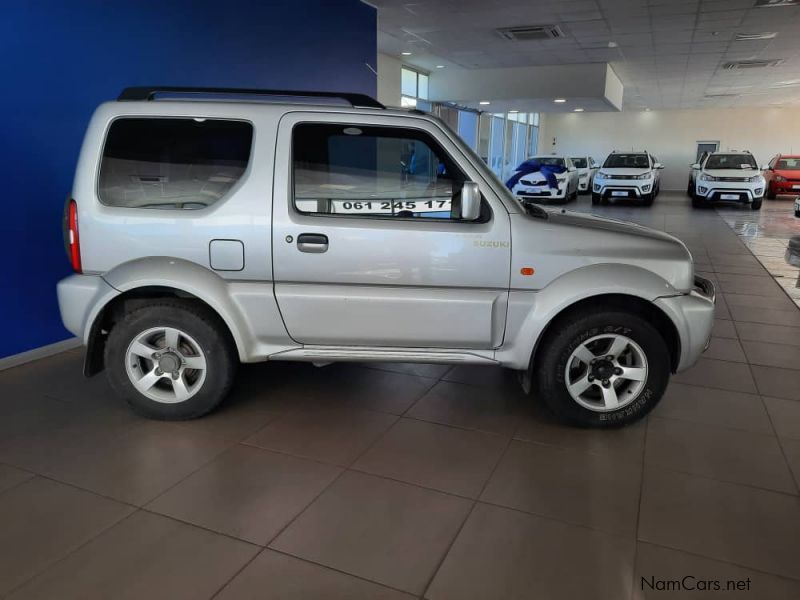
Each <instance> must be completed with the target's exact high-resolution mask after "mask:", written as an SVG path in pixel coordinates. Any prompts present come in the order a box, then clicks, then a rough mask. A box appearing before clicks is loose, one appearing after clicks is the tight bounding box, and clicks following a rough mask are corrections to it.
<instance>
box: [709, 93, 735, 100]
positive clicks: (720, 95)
mask: <svg viewBox="0 0 800 600" xmlns="http://www.w3.org/2000/svg"><path fill="white" fill-rule="evenodd" d="M738 97H739V94H706V95H705V96H704V97H703V99H704V100H715V99H717V98H738Z"/></svg>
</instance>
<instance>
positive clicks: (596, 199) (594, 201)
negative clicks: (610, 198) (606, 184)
mask: <svg viewBox="0 0 800 600" xmlns="http://www.w3.org/2000/svg"><path fill="white" fill-rule="evenodd" d="M598 204H600V194H596V193H594V192H592V205H594V206H597V205H598Z"/></svg>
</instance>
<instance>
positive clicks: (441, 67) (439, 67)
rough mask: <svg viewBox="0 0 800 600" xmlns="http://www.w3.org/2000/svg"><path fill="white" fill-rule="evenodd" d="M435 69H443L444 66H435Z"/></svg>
mask: <svg viewBox="0 0 800 600" xmlns="http://www.w3.org/2000/svg"><path fill="white" fill-rule="evenodd" d="M436 68H437V69H444V65H436Z"/></svg>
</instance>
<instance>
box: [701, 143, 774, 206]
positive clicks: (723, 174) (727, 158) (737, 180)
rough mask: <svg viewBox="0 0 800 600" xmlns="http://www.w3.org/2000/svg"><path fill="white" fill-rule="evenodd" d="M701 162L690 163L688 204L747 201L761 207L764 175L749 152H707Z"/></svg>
mask: <svg viewBox="0 0 800 600" xmlns="http://www.w3.org/2000/svg"><path fill="white" fill-rule="evenodd" d="M701 160H702V162H701V163H695V164H693V165H691V168H692V170H691V174H690V176H689V177H690V179H689V196H691V198H692V206H693V207H695V208H702V207H704V206H708V205H710V204H712V203H713V202H720V201H722V202H739V203H742V204H749V205H750V208H752V209H753V210H759V209H760V208H761V202H762V201H763V199H764V189H765V183H764V176H763V175H762V174H761V171H760V170H759V168H758V163H756V159H755V158H753V155H752V154H750V153H749V152H735V151H730V152H709V153H708V154H707V155H705V157H704V158H701Z"/></svg>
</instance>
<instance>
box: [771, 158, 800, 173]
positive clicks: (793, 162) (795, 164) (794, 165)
mask: <svg viewBox="0 0 800 600" xmlns="http://www.w3.org/2000/svg"><path fill="white" fill-rule="evenodd" d="M775 168H776V169H778V170H784V171H798V170H800V158H782V159H780V160H779V161H778V162H777V163H776V165H775Z"/></svg>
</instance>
